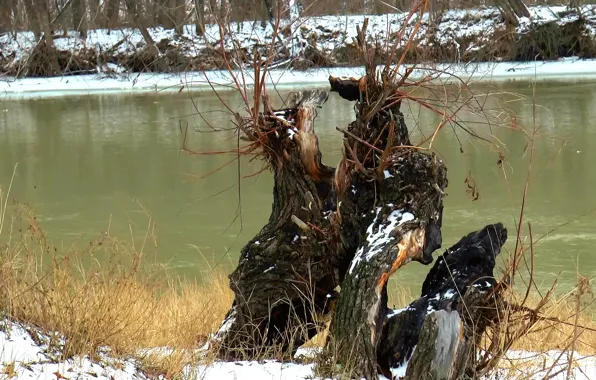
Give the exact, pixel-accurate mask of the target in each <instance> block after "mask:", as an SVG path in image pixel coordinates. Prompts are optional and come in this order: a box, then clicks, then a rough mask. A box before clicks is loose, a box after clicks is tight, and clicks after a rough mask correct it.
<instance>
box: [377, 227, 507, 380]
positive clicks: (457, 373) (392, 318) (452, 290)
mask: <svg viewBox="0 0 596 380" xmlns="http://www.w3.org/2000/svg"><path fill="white" fill-rule="evenodd" d="M506 240H507V230H506V229H505V228H504V227H503V225H502V224H500V223H498V224H492V225H488V226H486V227H484V228H483V229H481V230H479V231H476V232H472V233H470V234H468V235H467V236H465V237H463V238H462V239H461V240H460V241H459V242H458V243H457V244H455V245H453V246H452V247H451V248H449V249H448V250H447V251H446V252H445V253H444V254H443V255H442V256H440V257H439V258H438V259H437V261H436V262H435V265H434V266H433V267H432V269H431V270H430V271H429V273H428V275H427V276H426V279H425V280H424V284H423V285H422V291H421V295H420V298H418V299H417V300H415V301H414V302H412V303H410V305H408V307H407V308H405V309H403V310H392V311H389V313H388V314H387V315H386V319H385V320H384V321H383V333H382V339H381V342H380V343H379V345H378V347H379V349H378V351H377V359H376V360H377V362H378V364H379V368H380V369H381V372H382V373H384V374H386V375H388V374H389V373H390V372H391V369H395V368H401V369H402V373H403V369H405V368H407V371H406V372H405V378H406V379H419V378H421V377H420V375H421V374H425V375H424V378H425V379H458V378H462V377H468V378H473V370H474V365H473V364H474V363H473V359H474V355H473V354H474V351H473V349H474V347H475V345H476V344H477V343H478V339H479V338H480V337H481V336H482V334H483V332H484V330H485V329H486V327H487V325H488V324H489V322H490V320H492V318H494V316H495V313H496V310H495V307H494V302H493V301H492V300H491V299H490V297H489V292H490V291H491V290H492V288H493V286H494V285H495V284H496V281H495V279H494V277H493V270H494V267H495V258H496V256H497V255H498V254H499V253H500V251H501V247H502V246H503V244H505V241H506ZM437 311H444V312H445V313H436V312H437ZM456 315H457V318H456ZM456 322H457V323H456ZM441 347H443V350H442V351H441ZM446 348H448V350H445V349H446Z"/></svg>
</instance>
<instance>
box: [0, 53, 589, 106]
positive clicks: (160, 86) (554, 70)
mask: <svg viewBox="0 0 596 380" xmlns="http://www.w3.org/2000/svg"><path fill="white" fill-rule="evenodd" d="M408 67H412V66H410V65H403V66H402V67H401V68H400V71H402V72H404V71H405V70H406V68H408ZM244 74H245V79H246V85H247V87H249V88H250V87H251V86H252V85H253V84H254V80H253V77H252V75H251V74H252V72H248V71H245V72H244ZM363 74H364V68H363V67H337V68H318V69H311V70H307V71H299V70H282V69H275V70H272V71H271V72H270V73H269V75H268V76H267V81H268V84H269V85H270V86H275V87H276V88H278V89H293V88H298V87H303V86H309V87H327V86H328V85H329V79H328V78H329V75H334V76H353V77H360V76H362V75H363ZM234 75H235V76H237V77H240V71H234ZM429 76H430V77H432V78H434V79H433V81H435V82H437V83H457V82H466V83H486V82H489V83H490V82H503V81H566V82H573V81H579V80H596V60H593V59H587V60H584V59H580V58H577V57H572V58H563V59H559V60H557V61H535V62H498V63H490V62H487V63H479V64H474V63H470V64H436V65H435V64H428V65H417V66H416V69H415V70H414V71H413V72H412V74H411V75H410V79H411V80H416V79H422V78H427V77H429ZM212 87H213V88H216V89H217V90H231V89H235V87H234V82H233V79H232V76H231V75H230V73H229V72H228V71H222V70H214V71H205V72H185V73H137V74H125V73H123V74H111V75H104V74H92V75H77V76H62V77H52V78H20V79H19V78H12V77H5V78H4V80H1V81H0V97H1V98H4V99H18V98H41V97H44V98H45V97H55V96H68V95H87V94H98V93H139V92H165V91H170V92H180V91H211V90H212Z"/></svg>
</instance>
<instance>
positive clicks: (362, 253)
mask: <svg viewBox="0 0 596 380" xmlns="http://www.w3.org/2000/svg"><path fill="white" fill-rule="evenodd" d="M360 34H362V33H361V32H359V35H360ZM360 39H362V38H360ZM373 61H374V60H373ZM329 81H330V84H331V90H332V91H335V92H337V93H338V94H339V95H340V96H341V97H343V98H344V99H346V100H348V101H355V102H356V104H355V107H354V110H355V113H356V118H355V121H354V122H352V123H350V124H349V125H348V127H347V128H346V129H345V130H343V129H340V131H341V132H342V133H343V138H344V157H343V159H342V160H341V161H340V162H339V164H338V166H337V168H332V167H329V166H326V165H324V164H323V163H322V162H321V153H320V151H319V147H318V140H317V136H316V134H315V130H314V119H315V116H316V108H317V107H320V106H321V105H322V104H323V103H324V102H325V101H326V100H327V96H328V94H327V92H325V91H306V92H301V93H295V94H293V97H292V99H291V100H290V102H289V104H288V105H287V106H286V107H285V108H283V109H277V110H275V109H273V107H272V106H271V105H270V104H269V102H268V99H267V97H266V96H263V99H262V105H263V107H262V111H261V112H259V113H258V114H257V115H254V114H253V116H252V117H250V118H242V117H240V116H237V123H238V125H239V129H240V131H242V132H244V134H245V135H246V136H245V137H246V138H247V139H248V140H249V141H252V142H253V143H254V144H256V146H258V147H259V148H260V152H261V153H260V154H261V156H262V157H263V159H264V160H265V161H266V162H267V163H268V164H269V166H270V168H271V170H272V171H273V174H274V188H273V207H272V211H271V216H270V218H269V222H268V223H267V225H266V226H265V227H263V229H262V230H261V231H260V232H259V233H258V234H257V236H255V237H254V238H253V239H252V240H251V241H250V242H249V243H248V244H247V245H246V246H245V247H244V248H243V249H242V251H241V257H240V260H239V264H238V267H237V268H236V269H235V270H234V272H233V273H232V274H231V275H230V287H231V289H232V290H233V291H234V295H235V298H234V303H233V305H232V307H231V309H230V310H229V312H228V314H227V316H226V318H225V320H224V321H223V323H222V325H221V327H220V329H219V331H218V332H217V334H216V335H215V337H214V338H213V339H212V341H211V342H212V344H214V345H216V347H217V354H218V356H219V357H220V358H223V359H239V358H242V359H259V358H262V357H264V356H275V357H278V358H279V357H287V358H289V357H291V356H292V354H293V353H294V352H295V350H296V349H297V348H298V347H299V346H300V345H302V344H303V343H304V342H306V341H307V340H308V339H310V338H311V337H313V336H314V335H315V334H316V333H317V332H320V331H321V329H322V323H321V322H320V318H319V317H318V316H319V315H321V314H329V313H331V312H333V314H332V321H331V328H330V337H331V338H330V339H329V341H328V342H327V345H326V350H327V352H328V353H330V354H331V355H332V356H333V360H334V361H335V362H336V363H339V364H341V366H342V373H344V374H349V375H350V376H355V377H364V378H366V379H376V378H378V373H379V372H381V373H383V374H386V375H388V376H391V371H396V368H400V367H401V368H402V369H403V375H404V376H405V377H406V378H408V379H418V378H421V376H422V375H423V374H424V377H423V378H430V379H456V378H460V377H462V376H464V375H465V376H468V375H470V374H472V373H473V368H474V360H473V357H474V355H473V353H474V350H473V349H474V347H475V346H476V343H477V342H478V339H479V337H480V336H481V335H482V333H483V332H484V330H485V328H486V326H487V324H488V323H489V321H490V320H491V318H493V316H494V307H493V306H494V305H493V304H492V303H491V302H492V301H491V300H490V298H489V296H488V291H489V290H490V289H491V288H492V286H493V285H494V278H493V273H492V272H493V268H494V265H495V260H494V258H495V256H496V255H497V254H498V253H499V251H500V249H501V246H502V245H503V243H504V242H505V239H506V230H505V229H504V227H503V226H502V225H501V224H495V225H489V226H486V227H485V228H484V229H482V230H480V231H477V232H474V233H471V234H469V235H468V236H466V237H464V238H463V239H462V240H461V241H460V242H459V243H457V244H456V245H454V246H453V247H451V248H450V249H449V250H447V251H446V252H445V254H444V255H443V256H441V257H440V258H439V260H438V261H437V262H436V263H435V265H434V266H433V267H432V269H431V270H430V272H429V274H428V276H427V278H426V280H425V282H424V285H423V287H422V294H421V297H420V298H419V299H417V300H416V301H414V302H413V303H412V304H410V305H409V306H408V308H407V309H405V310H403V311H401V312H399V313H398V312H397V311H391V310H389V309H388V308H387V282H388V280H389V277H390V276H391V275H392V274H393V273H394V272H395V271H396V270H398V269H399V268H401V267H402V266H403V265H405V264H407V263H408V262H410V261H418V262H420V263H423V264H430V263H431V262H432V253H433V252H434V251H435V250H436V249H438V248H440V247H441V244H442V236H441V225H442V214H443V198H444V196H445V195H446V194H445V192H444V190H445V188H446V187H447V169H446V167H445V165H444V164H443V162H442V161H441V160H440V159H438V158H437V157H436V155H434V154H431V153H425V152H424V151H423V150H421V149H418V148H416V147H413V146H412V145H411V142H410V138H409V132H408V129H407V126H406V124H405V122H404V116H403V114H402V113H401V111H400V106H401V98H400V95H399V91H398V87H399V83H400V82H399V81H396V79H395V74H391V73H389V72H387V71H385V72H383V73H381V75H377V73H376V71H375V69H374V67H372V66H370V65H367V74H366V75H365V76H364V77H362V78H359V79H355V78H335V77H330V78H329ZM257 108H259V107H257ZM338 286H340V288H341V291H340V293H339V295H338V294H337V292H336V288H337V287H338ZM335 299H337V301H336V302H334V300H335ZM487 306H488V307H487ZM331 371H332V372H333V369H332V370H331ZM429 376H430V377H429Z"/></svg>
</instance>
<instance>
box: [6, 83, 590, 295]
mask: <svg viewBox="0 0 596 380" xmlns="http://www.w3.org/2000/svg"><path fill="white" fill-rule="evenodd" d="M476 90H477V92H478V93H493V94H495V95H494V97H492V98H490V99H489V100H488V101H487V103H486V105H485V108H486V109H487V110H489V111H490V112H493V114H494V112H496V111H494V110H496V109H497V108H498V107H501V108H504V109H506V110H507V112H509V113H511V114H513V113H515V114H517V123H518V124H519V125H520V126H525V127H527V128H531V125H532V123H533V118H532V115H533V111H532V105H531V101H530V100H520V98H519V96H518V95H516V94H523V95H531V94H532V89H531V88H530V87H529V86H528V84H519V83H518V84H506V85H501V86H499V87H493V88H489V87H477V88H476ZM332 95H333V94H332ZM222 96H223V98H224V99H225V100H226V101H227V102H229V103H230V104H232V105H233V108H234V107H237V106H238V105H239V104H240V98H239V97H238V96H236V95H234V94H232V93H228V94H224V95H222ZM536 103H537V104H538V105H540V107H539V108H537V112H536V120H535V124H536V125H537V126H538V127H540V130H539V133H540V137H539V138H538V139H537V144H536V148H535V155H534V162H533V167H532V175H531V183H530V187H529V193H528V202H527V205H526V207H527V215H526V221H529V222H531V223H532V230H533V233H534V236H535V237H538V236H540V235H542V234H544V233H547V232H548V231H550V230H552V229H554V228H557V226H559V225H561V224H562V223H565V222H568V221H571V220H573V222H572V223H570V224H569V225H567V226H564V227H562V228H559V229H557V230H556V231H555V232H553V233H552V234H550V235H549V236H548V237H546V238H545V239H543V240H542V242H541V243H539V244H538V245H537V246H536V253H537V269H536V271H537V276H538V278H539V279H540V280H545V281H547V280H552V278H554V275H555V274H557V273H559V272H561V281H562V282H563V283H564V285H565V287H566V288H569V287H570V286H571V285H572V284H573V283H574V282H575V274H576V271H577V268H578V266H579V269H580V271H581V273H583V274H585V275H589V276H594V275H596V255H594V253H593V252H594V245H595V244H596V219H595V215H596V214H589V215H587V216H584V217H582V218H579V217H580V216H581V215H582V214H584V213H586V212H588V211H589V210H591V209H592V208H596V200H595V197H594V195H593V194H594V193H593V191H594V189H595V188H596V167H595V165H596V164H595V163H596V152H595V150H594V149H590V147H591V146H592V147H593V146H596V125H594V120H596V83H575V84H566V85H565V84H560V83H557V84H554V83H553V84H547V83H542V84H538V85H537V88H536ZM195 107H196V108H198V109H199V110H201V111H202V114H203V117H204V118H205V119H207V120H208V121H209V122H210V123H212V124H213V126H214V127H216V128H226V127H229V126H230V124H229V122H228V120H229V119H230V117H229V114H228V113H226V112H223V111H222V109H223V108H222V107H221V106H220V104H219V101H218V99H217V98H216V97H214V96H213V95H211V94H207V93H201V94H193V95H190V94H188V93H176V94H173V93H169V94H167V95H155V94H151V95H134V96H132V95H122V96H119V95H99V96H83V97H64V98H55V99H44V100H18V101H7V100H3V101H1V102H0V186H3V187H4V188H5V189H6V187H7V186H8V184H9V181H10V177H11V175H12V172H13V169H14V166H15V164H17V163H18V168H17V172H16V177H15V181H14V184H13V189H12V196H13V197H14V198H17V199H18V200H20V201H25V202H29V203H30V204H31V205H33V207H34V209H35V211H36V212H37V214H38V216H39V219H40V220H41V222H42V226H43V227H44V228H45V229H46V231H47V232H48V235H49V236H50V237H51V239H53V241H54V243H55V244H58V245H60V244H63V245H65V246H66V245H68V244H71V243H72V242H75V241H79V242H85V241H89V240H91V239H93V238H94V237H95V236H97V235H98V234H99V233H100V232H101V231H104V230H106V229H107V228H108V226H109V228H110V229H111V232H112V233H113V234H117V235H121V236H123V237H125V238H129V237H130V236H131V233H132V234H133V236H134V237H135V239H137V241H140V239H142V237H143V236H144V234H145V232H146V230H147V223H148V215H149V216H151V217H152V218H153V220H155V222H156V230H155V232H156V236H157V246H155V245H154V244H153V240H151V242H152V243H151V244H149V245H148V247H149V248H150V249H149V248H148V251H149V252H151V253H154V252H155V255H156V256H155V257H156V259H157V260H158V261H160V262H163V263H168V265H169V266H170V267H172V268H173V269H174V270H175V271H176V272H178V273H180V274H183V275H185V276H195V277H197V278H200V276H201V271H202V270H205V269H206V268H208V267H209V266H220V267H222V268H224V269H225V270H230V269H231V268H232V266H233V265H234V264H235V263H236V260H237V255H238V252H239V250H240V249H241V248H242V246H243V244H244V243H245V242H246V241H247V240H248V239H249V238H250V237H251V236H252V235H253V234H255V233H256V232H257V231H258V230H259V229H260V228H261V226H262V225H263V224H264V223H265V222H266V220H267V218H268V215H269V211H270V207H271V185H272V179H271V175H270V173H269V172H263V173H261V174H259V175H255V176H250V175H251V174H254V173H258V172H259V170H260V169H261V166H260V163H259V162H252V163H250V162H248V160H242V162H241V164H240V168H239V167H238V165H237V164H236V163H235V162H232V163H231V164H230V165H227V166H224V167H223V168H222V169H221V170H217V169H218V168H220V167H221V166H222V165H223V164H225V163H226V162H229V161H230V160H231V159H233V156H225V155H191V154H188V153H182V152H181V151H180V147H181V142H182V136H183V134H182V133H181V129H183V128H184V126H185V125H188V126H189V133H188V135H189V136H188V140H189V141H188V143H189V145H190V147H192V148H193V149H194V150H196V151H202V152H204V151H221V150H226V149H230V148H232V147H234V146H235V144H236V139H235V137H233V136H232V135H231V134H230V133H225V132H224V133H211V132H209V131H210V128H209V126H208V125H207V124H206V122H205V121H204V120H203V118H202V117H200V116H198V115H197V113H196V108H195ZM406 108H407V111H408V112H411V113H413V114H414V116H415V119H416V120H417V122H418V125H419V131H417V132H416V136H418V137H419V136H420V134H421V133H423V134H428V132H429V131H430V130H432V128H433V126H434V125H436V124H437V122H438V119H437V117H436V116H435V115H433V114H431V113H429V112H425V111H424V110H419V109H418V108H417V107H415V106H413V105H410V106H409V107H406ZM491 110H492V111H491ZM503 112H504V111H503ZM352 114H353V112H352V109H351V105H350V104H349V103H347V102H344V101H341V100H340V99H339V98H338V97H336V96H331V98H330V99H329V101H328V102H327V104H326V105H325V107H324V108H323V109H322V110H321V111H320V113H319V119H318V133H319V136H320V141H321V146H322V150H323V153H324V160H325V162H326V163H327V164H331V165H335V163H337V161H338V160H339V158H340V155H341V141H340V138H339V136H338V133H337V132H336V131H335V127H336V126H343V125H345V124H347V123H348V122H349V121H350V120H351V117H352ZM410 116H411V117H412V115H410ZM463 118H464V119H466V120H468V121H474V120H476V121H477V120H479V118H478V117H477V116H474V115H470V114H463ZM414 124H415V123H414V122H413V121H412V120H411V121H410V125H411V126H413V125H414ZM513 124H514V123H511V122H509V123H507V124H506V126H507V127H511V126H512V125H513ZM467 125H468V126H469V127H470V128H473V129H475V130H476V131H478V132H479V133H483V134H484V135H486V133H487V132H488V127H487V126H486V125H479V124H475V123H468V124H467ZM199 130H200V131H204V132H199ZM492 130H493V133H494V135H495V136H496V137H497V138H498V139H499V140H500V141H501V142H502V144H503V145H504V147H505V150H506V151H505V156H506V161H505V164H504V165H503V168H500V167H499V166H498V165H497V160H498V159H499V154H498V153H497V152H496V151H495V150H494V149H492V150H491V149H490V147H489V146H488V145H486V144H483V143H481V142H480V141H478V140H475V139H471V138H470V137H469V136H468V135H467V134H466V133H464V132H463V131H461V130H456V132H457V135H456V134H454V132H453V130H451V129H445V130H444V133H442V134H441V135H439V138H438V139H437V141H436V145H435V146H436V148H437V151H438V153H439V154H440V155H442V157H443V158H444V160H445V162H446V164H447V166H448V168H449V181H450V182H449V187H448V189H447V190H448V194H449V196H448V197H447V198H446V199H445V216H444V229H443V231H444V240H445V242H444V247H446V246H447V245H449V244H452V243H454V242H455V241H456V240H457V239H459V238H460V237H461V236H462V235H464V234H466V233H467V232H470V231H472V230H475V229H478V228H480V227H482V226H483V225H485V224H488V223H494V222H497V221H502V222H504V223H505V224H506V226H507V227H508V228H509V230H510V236H511V235H512V234H513V230H514V222H515V220H516V219H517V217H518V214H519V211H518V210H519V207H520V204H521V195H522V189H523V184H524V181H525V178H526V174H527V167H528V162H529V160H528V159H529V152H528V151H527V139H525V138H524V136H523V135H522V134H521V133H520V132H519V131H515V130H512V129H511V128H505V127H503V126H497V125H493V127H492ZM420 131H421V132H420ZM458 140H459V141H461V147H462V149H463V153H461V152H460V145H459V143H458ZM470 172H471V173H472V175H473V177H474V179H475V181H476V184H477V188H478V190H479V193H480V198H479V199H478V200H477V201H472V197H471V195H470V194H468V193H466V186H465V184H464V180H465V178H466V176H467V175H468V174H469V173H470ZM210 173H211V174H210ZM239 173H240V175H241V176H249V177H247V178H245V179H242V181H241V182H240V188H239V187H238V186H237V183H238V181H237V178H238V174H239ZM207 174H209V175H207ZM239 197H240V200H241V202H240V205H241V211H242V213H241V214H242V218H241V220H242V223H241V222H240V218H235V217H236V215H237V210H238V206H239ZM130 226H132V229H131V228H130ZM131 231H132V232H131ZM507 247H508V249H512V244H508V245H507ZM426 270H427V268H424V267H423V266H421V265H419V264H417V263H413V264H411V265H409V266H408V267H406V268H405V270H403V271H401V273H400V274H399V276H398V277H396V281H398V282H399V283H407V284H408V285H411V284H413V285H412V286H415V289H416V288H417V287H418V286H419V285H416V284H419V283H420V282H421V281H422V278H423V276H424V273H425V271H426Z"/></svg>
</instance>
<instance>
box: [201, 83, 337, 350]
mask: <svg viewBox="0 0 596 380" xmlns="http://www.w3.org/2000/svg"><path fill="white" fill-rule="evenodd" d="M327 96H328V94H327V92H326V91H312V92H304V93H297V94H295V98H294V99H293V100H291V101H290V105H289V108H286V109H282V110H277V111H271V108H270V107H269V106H268V105H267V104H265V109H269V110H270V111H269V112H266V113H265V114H264V115H262V121H263V123H264V125H262V126H249V127H246V129H245V130H247V131H248V134H249V136H250V135H253V136H252V137H253V138H254V139H255V140H256V139H257V138H267V139H268V141H267V143H266V146H267V147H268V149H266V150H265V154H266V155H267V156H266V157H267V158H266V159H267V161H268V162H270V164H271V167H272V170H273V173H274V180H275V184H274V188H273V207H272V211H271V216H270V218H269V222H268V223H267V225H266V226H265V227H264V228H263V229H262V230H261V231H260V232H259V234H258V235H257V236H256V237H255V238H253V239H252V240H251V241H250V242H249V243H248V244H247V245H246V246H245V247H244V248H243V249H242V251H241V257H240V261H239V264H238V267H237V268H236V269H235V270H234V272H233V273H232V274H231V275H230V287H231V289H232V290H233V291H234V294H235V298H234V303H233V305H232V307H231V309H230V311H229V312H228V314H227V316H226V318H225V320H224V322H223V323H222V326H221V328H220V329H219V331H218V333H217V334H216V336H215V338H214V340H213V344H215V345H217V346H218V348H217V350H218V354H219V356H220V357H222V358H225V359H238V358H246V357H249V358H258V357H260V356H261V355H262V354H271V353H272V352H275V353H276V355H282V356H291V353H293V352H294V351H295V350H296V349H297V348H298V347H299V346H300V345H302V344H303V343H304V342H305V341H306V340H308V339H310V338H311V337H312V336H314V335H315V334H316V333H317V332H318V331H320V329H321V327H322V326H321V325H320V323H319V322H318V321H317V317H316V315H317V313H327V312H328V311H329V307H330V301H331V299H332V298H333V295H334V293H335V292H334V288H335V287H336V286H337V285H338V284H339V279H338V276H337V274H336V271H335V269H334V268H335V267H336V264H337V263H336V261H335V258H336V257H337V255H338V252H340V250H339V249H338V250H335V251H333V250H332V247H333V244H330V243H328V242H326V241H325V239H323V236H325V235H327V234H332V230H331V228H330V227H331V225H330V222H331V221H330V219H329V218H326V215H327V216H329V214H330V213H331V211H332V210H333V208H334V207H335V205H334V198H333V197H332V192H331V189H332V179H333V173H334V170H333V168H330V167H327V166H325V165H323V164H322V163H321V153H320V151H319V147H318V139H317V137H316V134H315V132H314V118H315V116H316V107H318V106H320V105H321V104H323V103H324V102H325V101H326V100H327ZM238 123H239V124H240V125H246V124H247V123H248V124H250V123H251V122H250V121H247V120H241V119H239V120H238ZM259 131H262V132H259ZM265 131H269V132H268V133H266V132H265ZM260 133H263V134H262V135H260V136H261V137H258V136H256V135H254V134H260Z"/></svg>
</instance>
